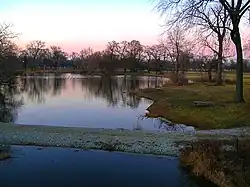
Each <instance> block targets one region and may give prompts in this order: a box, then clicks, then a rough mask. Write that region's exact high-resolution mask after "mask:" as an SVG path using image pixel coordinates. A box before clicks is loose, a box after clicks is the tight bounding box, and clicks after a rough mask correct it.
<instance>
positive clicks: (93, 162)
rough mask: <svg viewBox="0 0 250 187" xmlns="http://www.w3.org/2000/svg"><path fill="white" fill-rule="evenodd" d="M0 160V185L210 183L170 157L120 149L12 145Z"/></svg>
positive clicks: (192, 186)
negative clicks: (7, 155)
mask: <svg viewBox="0 0 250 187" xmlns="http://www.w3.org/2000/svg"><path fill="white" fill-rule="evenodd" d="M11 154H12V158H11V159H8V160H4V161H0V180H1V186H4V187H14V186H25V187H31V186H36V187H44V186H46V187H50V186H51V187H52V186H53V187H54V186H65V187H66V186H67V187H68V186H70V187H71V186H74V187H78V186H79V187H80V186H81V187H82V186H85V187H92V186H100V187H102V186H119V187H138V186H143V187H154V186H161V187H164V186H166V187H167V186H171V187H199V186H202V187H206V186H207V187H209V186H211V187H212V186H213V185H212V184H209V183H206V182H205V181H197V180H194V179H193V178H191V177H190V176H188V175H187V173H186V171H184V170H183V169H181V168H180V167H179V160H178V159H177V158H173V157H163V158H157V157H153V156H145V155H133V154H126V153H119V152H104V151H84V150H75V149H68V148H67V149H66V148H41V149H40V148H38V147H32V146H30V147H24V146H12V147H11Z"/></svg>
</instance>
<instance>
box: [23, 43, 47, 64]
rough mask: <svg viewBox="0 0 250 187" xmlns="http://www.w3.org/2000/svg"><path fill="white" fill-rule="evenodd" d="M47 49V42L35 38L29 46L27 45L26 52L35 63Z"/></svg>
mask: <svg viewBox="0 0 250 187" xmlns="http://www.w3.org/2000/svg"><path fill="white" fill-rule="evenodd" d="M44 49H45V42H43V41H40V40H34V41H31V42H30V43H29V44H28V45H27V46H26V50H25V52H26V54H25V55H27V56H28V57H31V58H32V64H34V63H35V60H36V59H37V58H38V57H41V56H42V54H43V50H44Z"/></svg>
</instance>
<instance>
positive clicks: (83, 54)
mask: <svg viewBox="0 0 250 187" xmlns="http://www.w3.org/2000/svg"><path fill="white" fill-rule="evenodd" d="M93 53H94V52H93V49H92V48H90V47H88V48H84V49H82V50H81V51H80V54H79V55H80V58H81V60H89V58H90V56H91V55H92V54H93Z"/></svg>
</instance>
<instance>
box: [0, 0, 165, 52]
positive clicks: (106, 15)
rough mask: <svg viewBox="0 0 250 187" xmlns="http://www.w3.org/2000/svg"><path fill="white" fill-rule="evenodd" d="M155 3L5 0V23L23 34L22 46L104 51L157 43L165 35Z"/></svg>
mask: <svg viewBox="0 0 250 187" xmlns="http://www.w3.org/2000/svg"><path fill="white" fill-rule="evenodd" d="M153 7H154V4H153V1H152V0H1V2H0V19H1V22H6V23H12V24H13V25H14V26H13V30H14V31H15V32H18V33H21V35H20V37H19V41H18V42H19V44H20V45H23V46H24V45H25V44H26V43H27V42H29V41H30V40H43V41H46V43H47V44H48V45H51V44H55V45H60V46H62V47H63V48H64V49H65V50H66V51H67V52H71V51H80V49H81V48H84V47H88V46H91V47H93V48H94V49H95V50H99V49H103V48H104V47H105V45H106V44H107V42H108V41H112V40H116V41H122V40H128V41H129V40H133V39H136V40H139V41H141V43H142V44H153V43H156V42H157V39H158V37H159V34H161V33H162V31H163V30H162V29H163V28H162V27H161V26H160V25H161V24H162V22H161V19H160V16H159V14H158V13H156V12H155V11H153Z"/></svg>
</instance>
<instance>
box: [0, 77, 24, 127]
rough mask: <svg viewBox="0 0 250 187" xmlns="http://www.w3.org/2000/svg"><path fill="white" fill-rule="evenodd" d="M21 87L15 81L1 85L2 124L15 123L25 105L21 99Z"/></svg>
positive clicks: (0, 113) (0, 114) (0, 117)
mask: <svg viewBox="0 0 250 187" xmlns="http://www.w3.org/2000/svg"><path fill="white" fill-rule="evenodd" d="M19 93H20V90H19V85H18V84H17V83H16V81H15V80H10V81H9V82H5V83H1V84H0V122H5V123H9V122H14V121H15V120H16V118H17V114H18V110H19V108H20V107H21V106H22V105H23V100H22V99H21V98H20V97H19V95H18V94H19Z"/></svg>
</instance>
